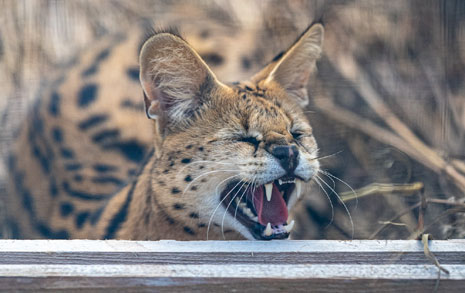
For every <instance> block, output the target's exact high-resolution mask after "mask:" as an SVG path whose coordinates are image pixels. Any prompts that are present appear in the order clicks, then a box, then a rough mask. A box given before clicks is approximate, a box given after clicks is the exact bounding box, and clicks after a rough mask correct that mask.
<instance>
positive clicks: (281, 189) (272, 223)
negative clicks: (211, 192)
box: [221, 177, 302, 240]
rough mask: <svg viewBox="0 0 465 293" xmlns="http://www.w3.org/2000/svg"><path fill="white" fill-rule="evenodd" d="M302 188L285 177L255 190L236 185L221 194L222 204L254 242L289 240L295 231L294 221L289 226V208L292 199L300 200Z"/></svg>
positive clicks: (292, 179) (235, 182)
mask: <svg viewBox="0 0 465 293" xmlns="http://www.w3.org/2000/svg"><path fill="white" fill-rule="evenodd" d="M301 184H302V182H301V181H300V180H299V179H296V178H294V177H282V178H279V179H276V180H274V181H272V182H269V183H267V184H264V185H260V186H255V187H253V188H252V187H251V186H249V184H242V183H240V184H239V182H238V181H233V182H231V183H229V184H228V185H227V186H226V188H225V189H224V190H223V192H222V193H221V200H222V203H223V205H224V207H225V208H227V210H228V212H229V213H230V214H231V215H232V216H233V217H235V218H236V219H237V220H238V221H239V222H241V223H242V224H243V225H244V226H245V227H247V228H248V229H249V231H250V232H251V233H252V235H253V236H254V237H255V239H258V240H271V239H286V238H288V237H289V233H290V232H291V230H292V228H293V227H294V221H291V222H290V223H287V221H288V207H287V205H288V203H289V199H290V198H293V197H294V196H297V198H298V197H299V196H300V192H301Z"/></svg>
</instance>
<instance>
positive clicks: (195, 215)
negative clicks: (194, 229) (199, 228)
mask: <svg viewBox="0 0 465 293" xmlns="http://www.w3.org/2000/svg"><path fill="white" fill-rule="evenodd" d="M189 217H190V218H192V219H198V218H199V214H197V213H190V214H189Z"/></svg>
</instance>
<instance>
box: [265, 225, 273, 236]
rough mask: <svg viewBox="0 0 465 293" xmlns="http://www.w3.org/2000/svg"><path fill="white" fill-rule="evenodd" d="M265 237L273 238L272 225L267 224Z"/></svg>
mask: <svg viewBox="0 0 465 293" xmlns="http://www.w3.org/2000/svg"><path fill="white" fill-rule="evenodd" d="M264 234H265V236H271V234H273V230H272V229H271V224H270V223H268V224H266V229H265V233H264Z"/></svg>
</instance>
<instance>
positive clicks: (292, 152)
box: [271, 145, 299, 174]
mask: <svg viewBox="0 0 465 293" xmlns="http://www.w3.org/2000/svg"><path fill="white" fill-rule="evenodd" d="M271 154H272V155H273V156H275V158H276V159H278V160H279V163H280V164H281V166H282V167H283V168H284V170H286V171H287V173H288V174H289V173H293V172H294V170H295V168H296V167H297V163H298V158H299V150H298V149H297V147H296V146H295V145H292V146H288V145H284V146H282V145H279V146H275V147H274V148H273V150H272V151H271Z"/></svg>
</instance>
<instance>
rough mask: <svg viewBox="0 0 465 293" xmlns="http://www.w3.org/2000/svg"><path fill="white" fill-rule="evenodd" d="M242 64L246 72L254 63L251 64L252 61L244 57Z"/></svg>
mask: <svg viewBox="0 0 465 293" xmlns="http://www.w3.org/2000/svg"><path fill="white" fill-rule="evenodd" d="M241 63H242V68H244V69H245V70H249V69H250V67H251V66H252V62H250V59H249V58H248V57H247V56H242V58H241Z"/></svg>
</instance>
